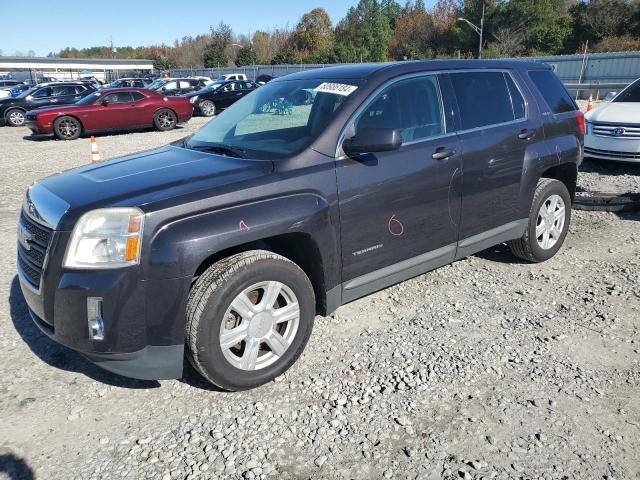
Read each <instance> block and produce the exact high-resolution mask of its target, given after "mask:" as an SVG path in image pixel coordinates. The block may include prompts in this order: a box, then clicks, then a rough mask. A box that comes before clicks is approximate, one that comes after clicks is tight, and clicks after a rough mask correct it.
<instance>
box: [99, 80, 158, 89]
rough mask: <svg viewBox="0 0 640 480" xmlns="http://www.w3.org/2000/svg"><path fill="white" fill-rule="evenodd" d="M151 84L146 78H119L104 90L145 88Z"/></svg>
mask: <svg viewBox="0 0 640 480" xmlns="http://www.w3.org/2000/svg"><path fill="white" fill-rule="evenodd" d="M149 84H151V81H150V80H147V79H146V78H119V79H118V80H114V81H113V82H111V83H110V84H109V85H105V87H104V88H147V87H148V86H149Z"/></svg>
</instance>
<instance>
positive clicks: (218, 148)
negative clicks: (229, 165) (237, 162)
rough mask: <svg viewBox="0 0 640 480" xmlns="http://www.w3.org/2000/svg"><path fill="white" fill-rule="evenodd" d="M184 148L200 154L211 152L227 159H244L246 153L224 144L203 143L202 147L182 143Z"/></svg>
mask: <svg viewBox="0 0 640 480" xmlns="http://www.w3.org/2000/svg"><path fill="white" fill-rule="evenodd" d="M184 146H185V148H189V149H191V150H198V151H200V152H213V153H220V154H222V155H227V156H229V157H236V158H244V157H245V155H246V153H247V152H246V151H245V150H243V149H242V148H239V147H232V146H231V145H225V144H224V143H205V144H202V145H192V144H190V143H189V142H186V141H185V142H184Z"/></svg>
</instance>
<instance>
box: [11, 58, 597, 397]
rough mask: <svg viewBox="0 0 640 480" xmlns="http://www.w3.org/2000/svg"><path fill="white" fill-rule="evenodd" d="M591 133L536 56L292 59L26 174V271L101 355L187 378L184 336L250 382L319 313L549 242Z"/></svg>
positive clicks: (131, 372)
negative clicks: (181, 125) (248, 89)
mask: <svg viewBox="0 0 640 480" xmlns="http://www.w3.org/2000/svg"><path fill="white" fill-rule="evenodd" d="M300 91H304V92H309V91H312V92H314V94H313V95H312V96H311V99H312V103H311V104H300V105H296V103H295V101H294V100H293V99H296V98H297V97H298V93H299V92H300ZM283 99H284V100H285V101H286V100H287V99H292V100H291V101H288V103H290V104H291V105H292V107H291V110H289V111H288V112H287V113H280V114H278V113H267V114H265V113H264V109H263V106H264V105H271V104H273V103H275V102H280V101H282V100H283ZM107 108H108V107H107ZM583 135H584V117H583V115H582V113H581V112H580V111H579V110H578V109H577V106H576V104H575V102H574V101H573V99H572V98H571V96H570V95H569V94H568V92H567V90H566V89H565V88H564V86H563V85H562V83H561V82H560V80H559V79H558V78H557V77H556V75H555V74H554V73H553V72H552V71H551V69H550V67H549V66H548V65H546V64H542V63H536V62H527V61H486V60H474V61H471V62H469V61H427V62H398V63H393V64H388V63H379V64H355V65H344V66H337V67H328V68H323V69H318V70H307V71H303V72H298V73H294V74H291V75H287V77H286V79H278V80H275V81H273V82H270V83H269V84H267V85H265V86H264V87H260V88H259V89H257V90H256V91H255V92H254V93H252V94H250V95H247V96H246V97H245V98H243V99H242V100H240V101H239V102H238V103H236V104H235V105H233V106H232V107H231V108H230V109H229V110H227V111H226V112H225V113H224V114H223V115H221V116H220V117H218V118H215V119H213V120H212V121H210V122H208V123H207V124H206V125H205V126H204V127H203V128H202V129H200V130H199V131H198V132H196V133H195V134H194V135H193V136H192V137H190V138H188V139H185V140H183V141H181V142H176V143H174V144H172V145H168V146H165V147H162V148H159V149H156V150H151V151H149V150H147V151H145V152H142V153H140V154H138V155H128V156H126V157H122V158H119V159H118V158H116V159H111V160H109V162H106V163H104V164H101V165H98V166H96V165H89V166H85V167H81V168H76V169H73V170H69V171H67V172H63V173H61V174H59V175H55V176H50V177H47V178H45V179H43V180H41V181H40V182H37V183H35V184H34V185H32V186H31V187H30V188H29V190H28V191H27V193H26V196H25V201H24V207H23V210H22V213H21V215H20V219H19V226H18V239H19V241H18V243H17V265H18V277H19V282H20V286H21V289H22V293H23V295H24V297H25V299H26V303H27V305H28V308H29V312H30V314H31V317H32V319H33V321H34V323H35V324H36V325H37V326H38V328H39V329H40V330H41V331H42V332H44V334H46V335H47V336H48V337H49V338H51V339H53V340H55V341H57V342H60V343H62V344H64V345H65V346H67V347H69V348H72V349H74V350H77V351H80V352H82V354H83V355H85V356H86V357H88V358H89V359H90V360H92V361H93V362H95V363H97V364H98V365H99V366H101V367H103V368H106V369H107V370H111V371H113V372H116V373H118V374H121V375H128V376H132V377H136V378H144V379H164V378H180V377H181V376H182V374H183V359H184V358H185V356H186V357H187V358H188V359H189V360H190V362H191V363H192V365H193V366H194V367H195V368H196V370H197V371H198V372H199V373H200V374H201V375H202V376H203V377H204V378H206V379H207V380H208V381H210V382H212V383H213V384H215V385H218V386H219V387H221V388H223V389H226V390H244V389H248V388H253V387H257V386H258V385H262V384H264V383H267V382H269V381H271V380H273V379H274V378H276V377H277V376H279V375H281V374H283V373H284V372H285V371H286V370H287V369H288V368H290V367H291V366H292V365H293V363H294V362H295V361H296V360H297V359H298V358H299V357H300V355H301V354H302V352H303V350H304V348H305V345H306V344H307V341H308V340H309V337H310V336H311V333H312V330H313V325H314V317H315V316H316V315H318V314H320V315H330V314H331V313H332V312H333V311H334V310H336V309H337V308H338V307H339V306H340V305H344V304H346V303H349V302H352V301H354V300H356V299H358V298H361V297H363V296H366V295H369V294H371V293H373V292H376V291H378V290H381V289H383V288H386V287H388V286H390V285H393V284H395V283H398V282H401V281H404V280H406V279H409V278H412V277H415V276H417V275H420V274H422V273H425V272H427V271H429V270H433V269H436V268H438V267H441V266H443V265H447V264H450V263H452V262H454V261H456V260H459V259H461V258H464V257H467V256H469V255H473V254H474V253H476V252H479V251H481V250H485V249H487V248H489V247H491V246H493V245H497V244H500V243H502V242H508V243H509V246H510V247H511V250H512V252H513V253H514V254H515V255H516V256H517V257H519V258H521V259H523V260H524V261H527V262H542V261H545V260H547V259H550V258H551V257H553V256H554V255H555V254H556V253H557V252H558V251H559V249H560V248H561V247H562V245H563V243H564V241H565V238H566V236H567V233H568V231H569V224H570V221H571V204H572V200H573V197H574V192H575V189H576V179H577V174H578V165H579V164H580V162H581V161H582V147H583ZM462 172H464V174H462ZM45 258H46V259H47V260H46V261H45V260H44V259H45ZM505 258H506V257H505ZM461 268H464V266H462V267H461ZM445 274H446V273H445ZM398 328H402V326H401V325H399V326H398ZM331 338H334V337H331ZM381 341H385V339H381ZM185 354H186V355H185ZM340 357H341V355H340V352H338V353H337V354H336V359H335V362H336V368H338V367H337V365H338V362H339V360H340ZM386 360H387V361H388V360H389V359H386Z"/></svg>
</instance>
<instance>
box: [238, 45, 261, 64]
mask: <svg viewBox="0 0 640 480" xmlns="http://www.w3.org/2000/svg"><path fill="white" fill-rule="evenodd" d="M256 63H257V56H256V52H255V50H254V49H253V47H252V46H251V45H245V46H244V47H242V48H240V50H238V54H237V55H236V60H235V64H236V66H237V67H244V66H245V65H255V64H256Z"/></svg>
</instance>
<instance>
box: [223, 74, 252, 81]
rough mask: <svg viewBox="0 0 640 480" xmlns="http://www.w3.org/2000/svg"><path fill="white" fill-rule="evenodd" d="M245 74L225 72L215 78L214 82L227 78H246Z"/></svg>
mask: <svg viewBox="0 0 640 480" xmlns="http://www.w3.org/2000/svg"><path fill="white" fill-rule="evenodd" d="M246 79H247V76H246V75H245V74H244V73H226V74H224V75H220V76H219V77H218V78H216V82H225V81H228V80H246Z"/></svg>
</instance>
